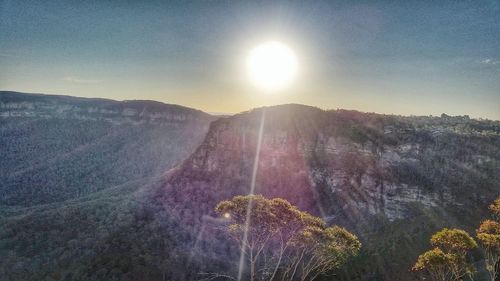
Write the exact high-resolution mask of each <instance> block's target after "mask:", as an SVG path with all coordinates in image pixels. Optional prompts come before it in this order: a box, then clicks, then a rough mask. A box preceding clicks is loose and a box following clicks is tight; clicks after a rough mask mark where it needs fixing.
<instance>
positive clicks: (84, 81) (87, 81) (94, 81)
mask: <svg viewBox="0 0 500 281" xmlns="http://www.w3.org/2000/svg"><path fill="white" fill-rule="evenodd" d="M62 80H63V81H66V82H71V83H77V84H98V83H102V82H103V80H99V79H82V78H78V77H73V76H66V77H63V78H62Z"/></svg>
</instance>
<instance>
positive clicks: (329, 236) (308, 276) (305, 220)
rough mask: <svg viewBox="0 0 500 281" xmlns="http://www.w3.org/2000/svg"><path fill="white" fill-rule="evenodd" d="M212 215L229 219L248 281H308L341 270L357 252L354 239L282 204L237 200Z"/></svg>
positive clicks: (249, 198) (220, 206) (229, 229)
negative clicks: (245, 263)
mask: <svg viewBox="0 0 500 281" xmlns="http://www.w3.org/2000/svg"><path fill="white" fill-rule="evenodd" d="M215 210H216V212H217V213H219V214H220V215H221V216H223V217H225V218H227V219H228V224H227V227H226V230H227V232H228V234H229V235H230V237H231V238H233V239H234V240H235V241H237V242H238V243H239V245H240V247H241V249H242V251H243V254H244V255H245V257H246V259H247V260H248V265H249V273H248V274H249V278H250V280H257V279H259V280H313V279H315V278H316V277H317V276H318V275H320V274H322V273H325V272H328V271H331V270H334V269H337V268H339V267H341V266H342V265H343V264H344V263H345V262H346V261H347V259H349V258H350V257H352V256H355V255H357V254H358V252H359V250H360V247H361V243H360V242H359V240H358V239H357V237H356V236H355V235H354V234H352V233H350V232H348V231H347V230H345V229H344V228H341V227H339V226H333V227H327V226H326V224H325V222H324V221H323V220H322V219H320V218H317V217H314V216H312V215H310V214H308V213H306V212H303V211H300V210H299V209H298V208H297V207H295V206H293V205H291V204H290V203H289V202H288V201H286V200H284V199H279V198H275V199H266V198H264V197H263V196H261V195H248V196H236V197H234V198H233V199H232V200H228V201H223V202H220V203H219V204H218V205H217V207H216V209H215ZM247 211H249V213H248V216H247ZM247 218H248V219H249V221H248V222H247ZM245 228H248V229H247V235H245Z"/></svg>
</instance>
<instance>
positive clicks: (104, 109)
mask: <svg viewBox="0 0 500 281" xmlns="http://www.w3.org/2000/svg"><path fill="white" fill-rule="evenodd" d="M1 117H3V118H6V117H31V118H65V119H77V120H94V121H95V120H105V121H108V122H111V123H114V124H117V125H120V124H137V125H139V124H159V125H162V124H178V123H185V122H191V121H194V122H197V121H202V120H204V119H213V117H211V116H210V115H208V114H206V113H204V112H202V111H199V110H195V109H191V108H186V107H182V106H179V105H171V104H164V103H160V102H155V101H140V100H133V101H123V102H119V101H113V100H106V99H85V98H76V97H68V96H54V95H36V94H22V93H16V92H0V118H1Z"/></svg>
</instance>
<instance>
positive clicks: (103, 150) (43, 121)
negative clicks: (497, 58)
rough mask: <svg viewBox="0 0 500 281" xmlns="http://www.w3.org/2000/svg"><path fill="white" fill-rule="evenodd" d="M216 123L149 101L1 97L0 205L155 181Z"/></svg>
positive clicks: (202, 115)
mask: <svg viewBox="0 0 500 281" xmlns="http://www.w3.org/2000/svg"><path fill="white" fill-rule="evenodd" d="M214 119H215V118H214V117H212V116H211V115H208V114H206V113H204V112H202V111H199V110H194V109H190V108H186V107H182V106H178V105H170V104H163V103H160V102H155V101H138V100H134V101H123V102H119V101H113V100H106V99H86V98H76V97H68V96H53V95H37V94H23V93H16V92H0V147H2V149H1V150H0V183H1V184H0V205H9V206H17V205H18V206H32V205H37V204H46V203H53V202H60V201H64V200H68V199H73V198H79V197H81V196H85V195H87V194H91V193H94V192H96V191H100V190H104V189H107V188H110V187H113V186H118V185H122V184H125V183H127V182H130V181H134V180H139V179H144V178H150V177H154V176H158V175H160V174H162V173H163V172H165V171H167V170H168V169H169V168H171V167H173V165H175V164H176V163H177V162H179V161H180V160H182V159H184V158H186V157H187V156H188V155H189V154H190V153H191V152H192V151H193V150H194V149H195V148H196V146H197V145H198V144H199V143H200V142H201V140H202V138H203V137H204V135H205V134H206V131H207V129H208V124H209V123H210V122H211V121H212V120H214Z"/></svg>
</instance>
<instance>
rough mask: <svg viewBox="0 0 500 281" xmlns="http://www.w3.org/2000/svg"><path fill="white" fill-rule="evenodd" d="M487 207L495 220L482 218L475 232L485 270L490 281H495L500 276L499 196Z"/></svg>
mask: <svg viewBox="0 0 500 281" xmlns="http://www.w3.org/2000/svg"><path fill="white" fill-rule="evenodd" d="M489 209H490V211H491V214H492V217H493V218H494V219H495V220H484V221H483V222H482V223H481V225H480V226H479V228H478V229H477V230H476V233H477V239H478V240H479V241H480V242H481V245H482V246H483V249H484V252H485V266H486V271H488V273H489V274H490V278H491V281H495V280H497V278H498V277H499V276H500V222H499V221H500V197H499V198H497V199H496V200H495V202H493V204H491V205H490V206H489Z"/></svg>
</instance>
